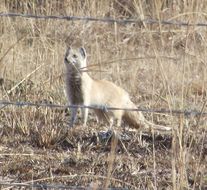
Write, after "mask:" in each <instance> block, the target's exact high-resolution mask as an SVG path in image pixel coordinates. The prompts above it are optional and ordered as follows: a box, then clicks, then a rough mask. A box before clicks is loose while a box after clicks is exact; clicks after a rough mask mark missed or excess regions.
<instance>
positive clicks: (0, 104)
mask: <svg viewBox="0 0 207 190" xmlns="http://www.w3.org/2000/svg"><path fill="white" fill-rule="evenodd" d="M11 105H13V106H17V107H23V106H29V107H48V108H59V109H67V108H88V109H100V110H103V111H106V112H108V111H110V110H125V111H140V112H147V113H160V114H161V113H162V114H175V115H181V114H183V115H185V116H187V117H193V116H206V115H207V112H203V111H198V110H167V109H147V108H140V107H138V108H118V107H109V106H105V105H102V106H100V105H92V106H86V105H59V104H52V103H44V102H43V103H42V102H41V103H33V102H11V101H4V100H0V110H1V109H3V108H5V107H7V106H11Z"/></svg>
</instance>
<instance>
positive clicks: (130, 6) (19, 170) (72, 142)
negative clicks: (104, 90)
mask: <svg viewBox="0 0 207 190" xmlns="http://www.w3.org/2000/svg"><path fill="white" fill-rule="evenodd" d="M5 2H6V3H4V2H3V1H2V2H1V3H0V12H9V11H10V12H22V13H33V14H44V15H52V14H55V15H60V14H61V15H77V16H79V15H81V16H84V15H87V16H94V17H108V16H110V17H115V18H122V17H134V18H141V19H143V18H156V19H161V20H162V19H165V20H167V19H169V20H182V21H186V22H190V23H196V22H205V20H206V14H205V12H206V9H207V7H206V5H207V1H206V0H203V1H193V0H192V1H186V0H184V1H177V0H174V1H173V0H166V1H164V0H156V1H153V2H154V3H151V1H146V2H145V1H141V0H130V1H125V0H113V1H109V0H100V1H93V0H86V1H77V0H71V1H66V0H63V1H55V0H50V1H39V3H37V2H38V1H37V2H36V1H30V0H27V1H23V0H22V1H15V0H13V1H12V0H11V1H5ZM41 2H42V3H41ZM77 41H78V42H80V43H81V44H82V45H83V46H85V48H86V50H87V52H88V63H89V65H90V64H98V68H96V69H95V70H97V69H100V70H104V71H107V72H91V73H90V74H91V75H92V76H93V77H94V78H101V79H103V78H106V79H108V80H111V81H113V82H115V83H116V84H117V85H119V86H122V87H123V88H124V89H126V90H127V91H128V92H129V93H130V95H131V97H132V99H133V101H134V102H135V103H136V104H137V105H140V106H145V107H149V108H167V109H197V110H201V109H202V108H203V109H204V111H205V110H206V104H205V102H206V95H207V85H206V84H207V74H206V73H207V66H206V61H205V60H206V59H207V52H206V49H207V48H206V44H207V34H206V31H205V28H203V27H194V26H192V27H180V26H167V25H145V24H143V25H136V24H135V25H133V24H129V25H114V24H107V23H95V22H82V21H77V22H69V21H62V20H35V19H24V18H6V17H4V18H3V17H2V18H1V19H0V78H1V79H0V89H1V90H0V99H6V100H12V101H19V100H21V101H31V102H45V101H46V102H48V103H57V104H66V98H65V95H64V80H63V79H64V64H63V55H64V53H65V47H66V44H65V42H67V43H68V42H69V43H74V42H77ZM139 57H142V58H141V59H139ZM145 115H146V117H147V118H148V119H149V120H153V121H154V122H156V123H161V124H165V125H171V126H172V127H173V129H174V130H173V132H172V134H165V135H161V134H157V133H155V134H154V133H153V132H147V133H146V134H143V135H140V134H139V133H138V132H130V131H128V130H126V134H127V135H128V136H129V137H130V140H129V141H123V142H122V143H121V142H117V145H116V146H113V143H112V145H111V143H110V141H109V142H108V143H107V142H102V141H100V139H99V136H98V135H97V133H98V132H99V131H101V130H103V129H105V128H104V127H105V126H98V125H97V124H96V123H95V122H94V118H93V116H94V115H91V116H90V119H89V123H88V128H87V129H83V128H82V126H81V122H80V121H79V123H78V125H77V127H76V128H74V129H71V130H69V131H68V130H67V123H68V119H69V114H68V111H67V110H55V109H52V110H51V109H46V108H17V107H5V108H4V109H1V110H0V119H1V120H0V143H1V145H0V165H1V167H0V176H1V177H0V179H2V180H4V181H6V180H8V181H15V182H38V183H52V184H54V183H64V184H68V185H80V186H89V185H93V186H94V187H95V186H99V187H100V186H103V187H104V186H105V187H106V186H109V187H115V186H116V187H127V188H129V189H174V190H178V189H205V188H207V186H206V184H207V168H206V166H207V141H206V125H207V123H206V117H201V118H196V117H187V118H186V117H184V116H172V115H166V114H159V115H158V114H145ZM123 145H124V146H125V147H126V149H127V152H126V150H125V149H124V148H123ZM114 153H115V154H114ZM127 153H128V154H127ZM2 189H4V188H3V187H2Z"/></svg>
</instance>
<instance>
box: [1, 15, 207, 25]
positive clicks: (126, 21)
mask: <svg viewBox="0 0 207 190" xmlns="http://www.w3.org/2000/svg"><path fill="white" fill-rule="evenodd" d="M0 17H24V18H33V19H56V20H68V21H92V22H105V23H117V24H131V23H138V24H140V23H145V24H162V25H176V26H205V27H206V26H207V23H200V22H199V23H189V22H183V21H171V20H156V19H149V18H147V19H130V18H124V19H115V18H111V17H103V18H96V17H89V16H61V15H33V14H21V13H10V12H8V13H4V12H1V13H0Z"/></svg>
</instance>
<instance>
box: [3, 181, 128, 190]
mask: <svg viewBox="0 0 207 190" xmlns="http://www.w3.org/2000/svg"><path fill="white" fill-rule="evenodd" d="M1 186H7V187H8V186H9V187H27V188H41V189H68V190H86V189H87V190H92V189H94V187H79V186H67V185H49V184H35V183H34V184H26V183H5V182H0V187H1ZM95 189H97V190H104V189H106V190H127V188H95Z"/></svg>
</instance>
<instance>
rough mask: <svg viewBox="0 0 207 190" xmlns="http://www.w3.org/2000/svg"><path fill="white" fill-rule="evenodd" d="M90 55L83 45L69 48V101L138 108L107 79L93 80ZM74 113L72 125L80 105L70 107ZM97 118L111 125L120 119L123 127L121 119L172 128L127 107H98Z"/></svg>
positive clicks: (135, 125) (138, 124) (84, 112)
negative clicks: (87, 62) (89, 69)
mask: <svg viewBox="0 0 207 190" xmlns="http://www.w3.org/2000/svg"><path fill="white" fill-rule="evenodd" d="M86 58H87V54H86V51H85V49H84V48H83V47H80V48H71V47H69V48H67V51H66V54H65V58H64V62H65V66H66V91H67V96H68V100H69V102H70V104H75V105H86V106H103V107H107V106H109V107H117V108H132V109H134V108H136V106H135V104H134V103H133V102H131V100H130V98H129V95H128V93H127V92H126V91H125V90H124V89H122V88H120V87H118V86H116V85H115V84H114V83H112V82H109V81H106V80H94V79H92V78H91V77H90V76H89V75H88V74H87V72H86V70H85V69H86V66H87V64H86ZM71 111H72V116H71V121H70V125H71V127H72V126H73V124H74V122H75V119H76V114H77V108H71ZM81 111H82V117H83V119H84V125H86V122H87V119H88V108H82V110H81ZM94 112H95V114H96V115H97V117H98V120H103V121H105V122H108V123H109V124H110V126H112V125H113V121H114V120H116V121H117V125H118V126H120V125H121V122H122V120H123V121H124V122H126V123H127V124H128V125H129V126H130V127H133V128H140V127H144V128H150V127H152V128H154V129H158V130H170V128H169V127H165V126H160V125H155V124H153V123H150V122H149V121H147V120H146V119H145V118H144V116H143V114H142V113H141V112H136V111H124V110H105V111H104V110H103V109H95V110H94Z"/></svg>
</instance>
